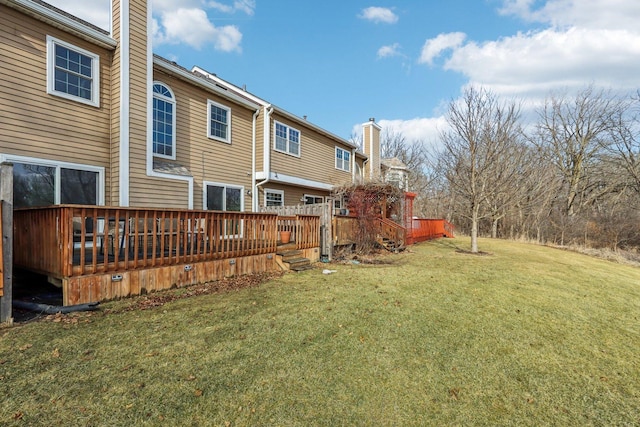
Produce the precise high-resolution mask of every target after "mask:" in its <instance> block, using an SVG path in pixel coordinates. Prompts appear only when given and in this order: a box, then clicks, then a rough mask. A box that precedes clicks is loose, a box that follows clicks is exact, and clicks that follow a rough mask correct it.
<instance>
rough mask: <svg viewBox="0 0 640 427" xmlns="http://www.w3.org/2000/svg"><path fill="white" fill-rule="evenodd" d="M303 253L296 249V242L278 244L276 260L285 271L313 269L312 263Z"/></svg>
mask: <svg viewBox="0 0 640 427" xmlns="http://www.w3.org/2000/svg"><path fill="white" fill-rule="evenodd" d="M302 255H303V252H302V251H301V250H299V249H296V244H295V242H292V243H287V244H280V243H279V244H278V247H277V249H276V260H277V261H278V265H280V267H281V268H282V269H283V270H293V271H305V270H310V269H312V268H313V265H311V261H310V260H309V259H308V258H305V257H303V256H302Z"/></svg>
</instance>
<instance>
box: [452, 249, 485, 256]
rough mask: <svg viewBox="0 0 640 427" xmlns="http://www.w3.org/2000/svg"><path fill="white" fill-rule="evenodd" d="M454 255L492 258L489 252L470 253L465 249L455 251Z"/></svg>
mask: <svg viewBox="0 0 640 427" xmlns="http://www.w3.org/2000/svg"><path fill="white" fill-rule="evenodd" d="M456 253H458V254H465V255H475V256H492V255H493V254H492V253H491V252H483V251H478V252H471V251H468V250H465V249H456Z"/></svg>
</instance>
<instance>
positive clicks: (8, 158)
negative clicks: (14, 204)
mask: <svg viewBox="0 0 640 427" xmlns="http://www.w3.org/2000/svg"><path fill="white" fill-rule="evenodd" d="M0 162H9V163H25V164H30V165H36V166H45V167H50V168H55V169H56V172H55V174H56V175H55V180H56V181H55V184H54V194H53V203H54V204H56V205H59V204H60V194H61V189H60V169H76V170H81V171H85V172H96V173H97V174H98V179H97V181H98V188H97V190H96V191H97V194H96V198H97V199H98V200H97V205H96V206H104V193H105V191H104V168H103V167H100V166H91V165H84V164H80V163H69V162H57V161H54V160H45V159H39V158H36V157H24V156H14V155H0Z"/></svg>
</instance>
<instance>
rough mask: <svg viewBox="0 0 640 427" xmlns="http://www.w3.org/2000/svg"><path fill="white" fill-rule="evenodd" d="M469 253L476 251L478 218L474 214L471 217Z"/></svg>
mask: <svg viewBox="0 0 640 427" xmlns="http://www.w3.org/2000/svg"><path fill="white" fill-rule="evenodd" d="M471 253H474V254H475V253H478V218H477V215H475V214H474V215H473V218H472V219H471Z"/></svg>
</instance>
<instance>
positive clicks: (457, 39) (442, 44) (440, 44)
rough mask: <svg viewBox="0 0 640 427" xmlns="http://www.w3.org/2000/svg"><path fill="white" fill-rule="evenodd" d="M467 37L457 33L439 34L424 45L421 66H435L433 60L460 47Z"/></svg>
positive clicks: (419, 60) (420, 60)
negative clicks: (446, 51)
mask: <svg viewBox="0 0 640 427" xmlns="http://www.w3.org/2000/svg"><path fill="white" fill-rule="evenodd" d="M466 37H467V36H466V34H464V33H460V32H456V33H447V34H439V35H438V36H437V37H435V38H433V39H429V40H427V41H426V42H425V43H424V46H422V52H421V54H420V59H418V62H419V63H421V64H429V65H433V60H434V59H435V58H437V57H438V56H439V55H440V54H441V53H442V52H443V51H445V50H447V49H455V48H457V47H459V46H460V45H461V44H462V42H464V40H465V38H466Z"/></svg>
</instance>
